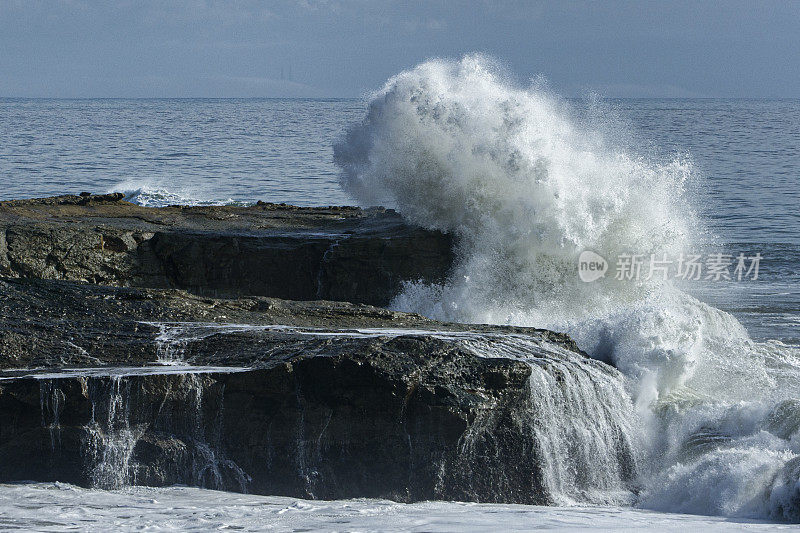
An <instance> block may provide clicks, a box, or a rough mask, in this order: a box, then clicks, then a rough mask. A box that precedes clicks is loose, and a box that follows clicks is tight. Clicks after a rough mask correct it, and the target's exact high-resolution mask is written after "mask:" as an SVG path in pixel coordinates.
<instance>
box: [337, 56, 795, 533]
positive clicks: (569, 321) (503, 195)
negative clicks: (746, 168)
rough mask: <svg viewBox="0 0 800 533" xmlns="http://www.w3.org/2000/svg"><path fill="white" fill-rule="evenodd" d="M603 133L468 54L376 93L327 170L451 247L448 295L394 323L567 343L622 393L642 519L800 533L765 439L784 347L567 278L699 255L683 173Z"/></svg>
mask: <svg viewBox="0 0 800 533" xmlns="http://www.w3.org/2000/svg"><path fill="white" fill-rule="evenodd" d="M590 114H591V113H590ZM598 124H599V125H600V126H601V127H595V126H597V125H598ZM601 130H602V131H601ZM609 131H612V132H613V131H614V125H613V124H612V125H610V126H609V125H608V124H604V123H603V112H602V109H600V110H597V109H595V111H594V114H592V116H590V117H589V118H588V119H587V118H585V117H583V118H582V116H581V115H580V113H578V112H577V111H575V110H573V109H571V108H570V106H569V105H568V104H567V103H565V102H564V101H562V100H560V99H558V98H557V97H555V96H553V95H551V94H549V93H548V92H546V91H544V90H541V89H539V88H537V87H530V88H522V87H518V86H516V85H514V84H513V83H511V82H510V81H509V80H508V77H507V76H505V75H504V73H503V71H502V69H501V68H499V67H498V66H497V65H496V64H495V63H494V62H493V61H492V60H490V59H487V58H486V57H483V56H479V55H472V56H466V57H464V58H462V59H461V60H460V61H447V60H432V61H427V62H425V63H423V64H421V65H419V66H417V67H415V68H413V69H411V70H408V71H406V72H402V73H400V74H398V75H397V76H395V77H393V78H391V79H390V80H389V81H388V82H387V83H386V84H385V85H384V87H383V88H382V89H381V90H379V91H378V92H376V93H375V94H373V95H372V96H371V99H370V102H369V107H368V110H367V114H366V116H365V118H364V120H363V122H362V123H361V124H358V125H355V126H354V127H352V128H351V129H350V131H349V132H348V133H347V135H346V137H345V138H344V139H343V140H342V141H341V142H340V143H339V144H338V145H337V146H335V150H334V157H335V161H336V163H337V165H339V167H340V168H341V176H342V178H341V181H342V186H343V187H344V189H345V190H346V191H347V192H349V193H350V194H351V195H352V196H353V197H354V198H355V199H356V200H357V201H359V202H360V203H361V204H362V205H374V204H384V205H387V206H389V207H394V208H396V209H398V210H399V211H400V212H402V213H403V214H404V216H406V217H407V218H408V219H409V220H411V221H412V222H414V223H417V224H420V225H422V226H424V227H427V228H433V229H439V230H442V231H445V232H450V233H452V234H454V235H456V236H457V237H458V241H459V250H458V257H459V259H458V263H457V265H456V267H455V269H454V271H453V273H452V275H451V276H450V278H449V280H448V281H447V282H446V283H444V284H439V285H430V284H424V283H409V284H407V285H406V287H405V290H404V292H403V293H402V294H401V295H400V296H399V297H398V298H397V299H396V300H395V302H394V306H395V307H397V308H399V309H401V310H407V311H414V312H419V313H422V314H425V315H427V316H431V317H434V318H439V319H445V320H455V321H462V322H476V323H495V324H514V325H527V326H536V327H546V328H549V329H554V330H557V331H565V332H568V333H569V334H570V335H572V336H573V337H574V338H575V339H576V341H577V342H578V344H579V345H580V346H581V347H582V348H583V349H584V350H586V351H587V352H588V353H589V354H590V355H592V356H593V357H595V358H597V359H600V360H603V361H606V362H609V363H612V364H613V365H614V366H616V367H617V368H618V369H619V370H621V371H622V372H623V374H624V375H625V376H627V378H629V380H630V383H631V386H630V395H631V400H632V401H633V402H634V404H635V405H636V406H637V408H638V412H639V418H640V420H641V421H640V422H637V423H638V425H639V427H638V431H639V432H640V434H641V436H642V438H641V442H642V450H640V452H641V454H642V455H643V456H645V457H647V460H646V461H645V462H644V466H643V468H642V471H641V473H640V478H641V479H640V480H639V483H640V486H641V487H642V491H641V493H640V495H639V504H640V505H642V506H645V507H649V508H658V509H662V510H673V511H681V512H694V513H706V514H722V515H728V516H754V517H772V518H779V519H787V520H798V517H800V482H799V479H800V476H799V475H798V473H799V472H798V468H797V466H796V465H797V457H799V456H800V432H798V427H797V426H796V425H792V424H791V423H788V425H787V424H783V425H781V424H778V425H777V426H776V425H775V424H774V423H773V422H772V420H773V419H774V417H775V416H778V415H775V413H776V411H775V410H776V409H778V407H779V406H781V405H784V406H785V405H794V404H793V403H791V402H797V401H798V400H797V398H800V352H799V351H798V348H797V347H794V346H787V345H783V344H781V343H778V342H756V341H754V340H752V339H751V338H750V337H749V336H748V334H747V332H746V331H745V329H744V327H743V326H742V325H741V324H740V323H739V322H738V321H737V320H736V319H735V318H734V317H733V316H732V315H730V314H728V313H725V312H723V311H720V310H718V309H716V308H714V307H712V306H709V305H707V304H705V303H702V302H700V301H699V300H697V299H696V298H694V297H692V296H690V295H689V294H687V293H685V292H683V291H682V290H680V289H679V288H677V287H676V286H673V285H672V284H671V283H670V282H667V281H663V280H656V279H652V280H645V279H641V280H638V281H629V280H617V279H614V278H613V277H612V276H606V277H604V278H602V279H600V280H598V281H596V282H594V283H584V282H583V281H581V280H580V279H579V277H578V273H577V262H578V257H579V255H580V254H581V252H584V251H586V250H590V251H593V252H595V253H597V254H599V255H600V256H602V257H605V258H614V257H618V256H619V255H620V254H623V253H629V254H630V253H635V254H641V255H643V256H645V257H648V256H650V254H654V255H655V256H657V257H662V256H663V255H664V254H666V255H667V256H668V257H678V256H679V254H682V253H687V252H691V251H697V250H699V249H701V248H702V247H703V246H704V244H705V243H704V235H705V233H704V231H703V230H702V228H703V224H702V220H700V219H699V218H698V217H697V216H696V215H695V209H693V206H692V203H691V201H690V194H689V189H690V185H691V183H692V180H693V179H694V176H695V173H694V171H693V167H692V164H691V161H689V160H687V159H686V158H680V157H678V158H675V159H672V160H659V159H654V158H652V157H650V158H648V157H645V156H642V155H638V154H637V153H636V152H635V151H634V150H631V149H630V148H629V147H627V146H626V145H625V144H624V143H622V142H619V141H618V140H617V137H615V136H614V135H613V134H611V135H610V134H609ZM623 136H624V132H623V134H621V135H620V137H623ZM785 402H790V404H786V403H785ZM788 410H789V411H791V412H793V411H792V410H791V409H788ZM791 416H795V415H791ZM776 427H779V428H780V430H776V429H775V428H776ZM786 428H789V429H786ZM556 453H557V450H556Z"/></svg>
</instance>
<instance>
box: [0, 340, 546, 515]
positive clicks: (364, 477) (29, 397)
mask: <svg viewBox="0 0 800 533" xmlns="http://www.w3.org/2000/svg"><path fill="white" fill-rule="evenodd" d="M529 373H530V368H529V367H528V366H526V365H525V364H523V363H521V362H519V361H511V360H504V359H497V360H483V359H480V358H478V357H475V356H468V355H466V354H464V353H462V352H459V351H458V350H454V349H453V348H452V346H448V345H447V343H446V342H444V341H442V340H439V339H433V338H430V337H395V338H382V339H371V340H369V341H364V340H362V341H359V342H351V343H347V344H346V345H344V346H335V343H334V344H333V345H329V346H327V347H325V348H322V347H321V346H316V347H314V348H311V349H308V350H304V351H303V352H302V353H296V354H294V356H293V357H291V358H289V359H288V360H283V361H275V362H274V363H270V364H265V365H263V367H262V368H259V369H254V370H249V371H245V372H212V373H205V374H168V375H145V376H129V377H119V378H112V377H87V376H81V377H64V378H50V379H34V378H30V377H28V378H21V379H15V380H11V381H6V382H2V383H0V412H2V413H3V419H2V420H3V422H2V423H0V457H2V458H3V460H2V461H0V480H2V481H13V480H21V479H34V480H59V481H66V482H71V483H77V484H80V485H90V486H100V487H106V488H116V487H119V486H122V485H124V484H127V483H137V484H145V485H170V484H174V483H184V484H191V485H199V486H205V487H210V488H217V489H226V490H234V491H242V490H246V491H249V492H255V493H261V494H278V495H291V496H297V497H307V498H350V497H381V498H391V499H395V500H398V501H413V500H421V499H433V498H436V499H455V500H479V501H518V502H527V503H545V502H547V495H546V494H545V492H544V490H543V488H542V486H541V479H542V473H541V472H540V471H539V469H540V468H541V467H540V466H539V465H540V464H541V462H540V461H538V460H537V456H536V454H537V450H536V449H535V447H534V446H532V442H533V440H532V439H533V437H532V436H531V435H529V434H527V433H528V432H529V431H530V429H529V428H528V426H526V425H525V424H523V423H522V420H521V418H520V417H519V416H518V414H517V413H518V412H521V413H524V412H525V409H526V407H529V406H528V404H529V403H530V396H531V391H530V388H529V386H528V383H527V377H528V375H529ZM498 374H503V375H504V376H505V379H504V382H505V386H503V387H501V388H497V387H496V386H493V387H487V386H486V381H487V376H489V375H491V376H496V375H498ZM489 379H492V378H489ZM495 385H496V383H495ZM115 410H116V411H115ZM479 420H480V424H478V423H477V422H478V421H479Z"/></svg>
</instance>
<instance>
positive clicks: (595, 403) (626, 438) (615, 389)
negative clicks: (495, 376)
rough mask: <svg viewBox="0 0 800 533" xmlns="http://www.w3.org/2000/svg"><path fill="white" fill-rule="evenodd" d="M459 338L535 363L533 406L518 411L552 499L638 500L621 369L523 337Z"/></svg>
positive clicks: (631, 418)
mask: <svg viewBox="0 0 800 533" xmlns="http://www.w3.org/2000/svg"><path fill="white" fill-rule="evenodd" d="M458 342H459V343H461V344H462V345H463V346H465V347H466V348H468V349H470V350H472V351H474V353H476V354H477V355H479V356H481V357H507V358H511V359H518V360H521V361H524V362H525V363H527V364H528V365H529V366H530V368H531V376H530V379H529V383H530V387H531V396H532V399H533V401H532V406H531V409H529V410H525V411H523V412H519V413H516V416H518V417H519V418H520V419H521V421H522V422H521V423H523V424H526V425H528V427H529V429H530V431H531V436H532V439H533V441H534V445H535V446H536V447H537V449H538V452H539V453H538V457H539V458H540V466H541V468H542V472H543V482H544V489H545V491H546V492H547V493H548V494H549V495H550V498H551V499H552V501H553V502H554V503H558V504H568V503H574V502H592V503H625V502H630V501H631V500H632V499H633V494H632V492H631V489H632V488H633V483H634V480H635V477H636V472H637V462H638V459H639V458H638V457H637V452H636V450H637V439H638V438H639V437H638V434H637V428H636V423H635V421H636V415H635V413H634V409H633V405H632V404H631V401H630V398H629V396H628V394H627V392H626V391H625V387H624V378H623V377H622V375H621V374H620V373H619V372H617V371H616V370H614V369H613V368H611V367H608V366H607V365H604V364H601V363H598V362H597V361H593V360H590V359H588V358H585V357H582V356H581V355H579V354H577V353H575V352H572V351H569V350H565V349H564V348H561V347H559V346H556V345H554V344H550V343H541V342H534V341H531V340H530V339H529V338H526V337H523V336H513V335H472V336H469V337H464V338H460V339H458ZM543 350H544V351H545V353H546V354H547V357H543V356H542V351H543Z"/></svg>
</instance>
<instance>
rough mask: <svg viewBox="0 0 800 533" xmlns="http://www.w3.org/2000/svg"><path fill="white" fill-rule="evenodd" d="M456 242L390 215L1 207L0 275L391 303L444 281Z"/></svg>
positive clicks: (51, 203) (34, 204)
mask: <svg viewBox="0 0 800 533" xmlns="http://www.w3.org/2000/svg"><path fill="white" fill-rule="evenodd" d="M452 248H453V242H452V239H451V237H449V236H447V235H444V234H442V233H440V232H436V231H428V230H425V229H422V228H419V227H414V226H410V225H409V224H407V223H406V222H404V220H403V219H402V218H401V217H400V215H398V214H397V213H395V212H393V211H391V210H385V209H382V208H376V209H370V210H362V209H359V208H355V207H325V208H316V207H314V208H301V207H295V206H288V205H283V204H266V203H262V204H260V205H254V206H250V207H238V206H203V207H187V206H174V207H163V208H151V207H142V206H138V205H134V204H131V203H129V202H125V201H123V200H122V195H121V194H106V195H90V196H61V197H54V198H43V199H36V200H14V201H5V202H0V276H6V277H24V278H46V279H62V280H72V281H84V282H89V283H97V284H102V285H116V286H130V287H154V288H180V289H185V290H188V291H190V292H193V293H195V294H201V295H208V296H215V297H237V296H251V295H255V296H271V297H276V298H285V299H294V300H313V299H327V300H343V301H350V302H355V303H370V304H373V305H386V304H388V303H389V301H390V300H391V299H392V297H394V296H395V295H396V294H397V293H398V292H399V290H400V287H401V283H402V282H403V281H405V280H418V279H425V280H429V281H439V280H442V279H444V278H445V277H446V275H447V273H448V271H449V269H450V267H451V264H452V261H453V252H452Z"/></svg>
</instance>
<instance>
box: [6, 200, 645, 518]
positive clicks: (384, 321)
mask: <svg viewBox="0 0 800 533" xmlns="http://www.w3.org/2000/svg"><path fill="white" fill-rule="evenodd" d="M453 247H454V244H453V242H452V239H451V238H450V237H449V236H446V235H442V234H440V233H438V232H431V231H427V230H424V229H422V228H416V227H413V226H410V225H408V224H406V223H405V222H404V221H403V219H402V218H401V217H400V216H399V215H397V214H396V213H393V212H391V211H386V210H382V209H374V210H361V209H357V208H350V207H336V208H334V207H331V208H297V207H292V206H284V205H274V204H264V205H256V206H252V207H191V208H189V207H167V208H158V209H156V208H146V207H140V206H136V205H133V204H130V203H127V202H125V201H123V200H122V199H121V197H120V196H119V195H100V196H91V195H87V196H64V197H57V198H49V199H39V200H25V201H12V202H0V276H2V277H0V481H2V482H7V481H18V480H37V481H56V480H58V481H64V482H70V483H75V484H79V485H84V486H97V487H102V488H118V487H120V486H124V485H126V484H145V485H171V484H176V483H179V484H189V485H197V486H204V487H210V488H217V489H223V490H233V491H243V492H254V493H261V494H275V495H288V496H298V497H305V498H326V499H332V498H352V497H380V498H390V499H394V500H397V501H418V500H423V499H447V500H464V501H484V502H516V503H552V502H553V501H554V496H555V491H556V489H563V487H561V486H558V487H556V486H554V481H553V479H552V478H553V475H554V474H553V468H556V467H558V464H555V463H554V462H553V461H554V458H553V457H552V455H553V451H552V450H551V448H552V447H553V446H554V445H558V443H562V442H563V443H567V442H568V441H569V440H575V439H576V438H577V439H578V440H579V439H580V438H586V437H585V436H582V435H585V434H587V433H591V431H588V432H587V430H586V428H583V427H574V428H573V427H571V426H570V424H572V422H570V421H569V420H570V419H569V417H570V413H571V410H575V412H576V413H578V412H580V413H581V416H588V417H589V418H588V419H589V421H588V422H582V423H589V424H591V423H592V420H591V419H592V418H595V419H597V420H595V422H594V423H597V424H598V425H602V426H603V427H605V428H609V427H610V428H612V429H613V430H614V431H613V432H611V433H609V435H607V436H604V437H603V439H605V440H603V441H602V442H599V443H596V442H594V443H593V444H592V446H594V448H593V449H594V451H595V452H597V451H601V452H604V453H605V455H607V457H600V458H598V457H591V454H583V455H585V457H584V456H583V455H581V456H580V457H578V456H575V457H570V460H571V461H572V462H573V464H572V465H571V466H570V468H572V470H574V472H573V473H572V474H570V475H572V476H573V477H574V479H573V480H572V483H573V485H574V487H572V488H573V489H575V490H583V488H584V486H585V488H586V489H587V490H588V489H591V488H592V487H594V486H595V485H597V483H598V481H597V479H591V480H584V479H582V478H581V476H582V475H583V473H582V472H581V469H582V468H583V467H585V468H588V467H589V466H590V465H588V462H592V463H597V462H600V463H604V464H605V463H608V465H607V468H606V470H607V472H609V474H608V475H609V479H608V480H606V481H602V480H601V481H602V482H603V483H609V484H611V485H613V484H614V483H618V484H621V485H620V486H621V488H622V489H627V488H630V487H628V485H630V483H632V480H633V479H634V477H635V475H634V474H635V469H636V460H635V457H634V456H633V452H632V451H631V450H632V446H631V443H630V442H629V441H628V440H627V437H626V430H625V427H624V425H623V424H622V423H621V422H619V421H616V420H608V419H604V417H606V416H608V415H607V414H606V413H605V412H604V411H603V410H602V405H603V404H604V403H609V402H612V403H613V402H615V401H617V399H618V398H617V396H619V395H620V394H621V393H619V391H617V389H619V390H620V391H621V388H622V384H621V383H622V381H621V378H620V376H619V374H618V373H617V372H616V370H615V369H613V368H611V367H609V366H607V365H605V364H603V363H600V362H597V361H594V360H591V359H589V358H588V357H586V356H585V354H583V353H582V352H581V351H580V350H579V349H578V348H577V346H576V345H575V343H574V342H573V341H572V340H571V339H569V337H567V336H565V335H561V334H558V333H553V332H549V331H546V330H536V329H528V328H505V327H494V326H480V325H463V324H447V323H441V322H436V321H433V320H429V319H426V318H424V317H421V316H418V315H413V314H406V313H399V312H394V311H390V310H388V309H385V308H381V307H375V306H373V305H367V304H377V305H386V304H387V303H388V302H389V301H390V300H391V298H392V297H393V296H394V295H395V294H397V292H398V291H399V290H400V287H401V284H402V282H403V281H407V280H417V279H424V280H427V281H438V280H441V279H443V278H444V277H446V275H447V272H448V271H449V269H450V267H451V265H452V262H453V258H454V253H455V252H454V251H453ZM573 381H574V382H575V383H579V384H581V386H582V387H583V388H584V389H586V390H590V391H592V392H590V395H589V396H587V397H585V398H578V399H575V398H567V396H568V395H567V389H568V388H569V386H570V384H571V383H572V382H573ZM620 397H621V396H620ZM567 400H569V401H570V402H571V403H567ZM581 402H584V403H581ZM592 404H594V405H592ZM562 417H563V419H564V420H562V421H560V422H559V419H560V418H562ZM548 424H549V425H548ZM590 429H591V428H590ZM548 431H549V432H551V433H552V435H549V434H548ZM573 433H574V434H573ZM543 435H544V436H543ZM592 438H595V439H596V437H592ZM548 439H549V440H548ZM559 439H560V440H559ZM570 446H572V447H574V446H575V444H574V443H572V444H570ZM565 447H566V444H565ZM578 451H580V450H578ZM563 453H572V452H569V451H568V450H565V451H564V452H563ZM575 453H578V452H575ZM581 453H582V452H581ZM591 466H592V467H596V465H595V464H592V465H591ZM600 471H601V472H603V470H602V469H600ZM564 475H566V474H559V476H561V477H564ZM559 479H560V478H559ZM559 483H561V481H559ZM606 488H615V487H606Z"/></svg>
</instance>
